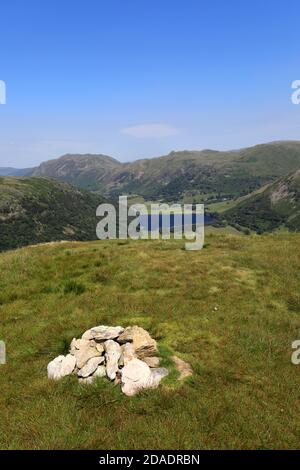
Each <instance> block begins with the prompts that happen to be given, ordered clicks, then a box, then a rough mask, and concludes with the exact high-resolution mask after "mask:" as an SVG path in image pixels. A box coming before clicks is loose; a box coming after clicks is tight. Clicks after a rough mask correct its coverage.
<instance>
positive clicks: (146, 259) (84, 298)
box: [0, 232, 300, 449]
mask: <svg viewBox="0 0 300 470" xmlns="http://www.w3.org/2000/svg"><path fill="white" fill-rule="evenodd" d="M299 246H300V235H299V234H298V235H297V234H288V233H278V234H273V235H270V234H266V235H262V236H257V235H251V236H241V235H235V234H227V233H215V232H211V233H210V234H208V235H207V237H206V245H205V248H204V249H203V250H201V251H198V252H187V251H185V250H184V242H183V241H174V240H170V241H161V240H158V241H118V240H115V241H98V242H87V243H81V242H78V243H72V242H68V243H57V244H48V245H40V246H36V247H28V248H23V249H20V250H17V251H12V252H6V253H2V254H0V339H2V340H4V341H5V342H6V347H7V364H6V365H2V366H0V390H1V395H0V448H1V449H232V448H240V449H253V448H255V449H272V448H283V449H292V448H297V447H299V441H300V425H299V413H300V401H299V394H300V392H299V390H300V366H298V367H297V366H295V365H292V363H291V353H292V349H291V344H292V342H293V341H294V340H296V339H300V291H299V285H300V250H299ZM100 324H107V325H124V326H127V325H134V324H138V325H139V326H142V327H144V328H146V329H148V330H149V332H150V333H151V335H152V336H154V337H155V338H156V339H157V341H158V343H159V346H160V350H161V355H162V356H163V363H164V365H166V366H167V367H169V368H170V371H171V373H170V376H169V377H168V378H167V379H165V380H164V382H163V383H162V385H161V386H160V388H159V389H157V390H150V391H145V392H143V393H141V394H140V395H138V396H136V397H133V398H128V397H126V396H125V395H123V394H122V393H121V391H120V388H119V387H117V386H114V385H113V384H111V383H109V382H108V381H106V380H105V379H98V381H97V382H96V383H95V384H94V385H92V386H83V385H80V384H79V383H78V381H77V380H76V378H75V377H72V376H71V377H67V378H65V379H64V380H62V381H60V382H51V381H49V380H48V379H47V372H46V367H47V364H48V362H49V361H50V360H52V359H53V358H54V357H55V356H57V355H59V354H64V353H66V351H67V348H68V344H69V343H70V341H71V340H72V338H73V337H79V336H81V334H82V333H83V332H84V331H85V330H87V329H88V328H90V327H92V326H95V325H100ZM173 354H176V355H177V356H179V357H181V358H182V359H184V360H186V361H188V362H189V363H190V364H191V365H192V367H193V370H194V375H193V377H191V378H189V379H187V380H186V381H185V382H183V383H179V382H178V381H177V377H176V371H175V370H174V367H173V365H172V363H171V361H170V357H171V356H172V355H173Z"/></svg>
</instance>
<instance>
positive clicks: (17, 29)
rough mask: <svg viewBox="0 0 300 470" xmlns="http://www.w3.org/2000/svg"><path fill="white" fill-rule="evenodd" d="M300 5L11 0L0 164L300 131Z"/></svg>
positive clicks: (248, 141)
mask: <svg viewBox="0 0 300 470" xmlns="http://www.w3.org/2000/svg"><path fill="white" fill-rule="evenodd" d="M299 13H300V4H299V2H298V1H289V2H285V1H275V0H272V1H271V0H265V1H263V0H259V1H258V0H252V1H241V0H227V1H226V2H225V1H224V0H222V1H221V0H216V1H201V0H85V1H79V0H60V1H58V0H43V1H40V0H2V1H1V5H0V17H1V27H0V51H1V52H0V80H4V81H5V82H6V86H7V104H6V105H5V106H2V105H1V106H0V166H17V167H24V166H32V165H36V164H38V163H39V162H41V161H43V160H47V159H51V158H55V157H58V156H60V155H62V154H64V153H73V152H74V153H75V152H78V153H105V154H109V155H112V156H115V157H116V158H118V159H120V160H122V161H128V160H133V159H136V158H142V157H151V156H156V155H161V154H165V153H168V152H170V151H171V150H178V149H202V148H216V149H231V148H239V147H242V146H248V145H252V144H256V143H261V142H264V141H272V140H278V139H299V140H300V106H295V105H293V104H292V103H291V93H292V90H291V83H292V81H293V80H296V79H300V61H299V57H300V28H299Z"/></svg>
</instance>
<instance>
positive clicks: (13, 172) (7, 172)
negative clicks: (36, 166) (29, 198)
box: [0, 167, 33, 176]
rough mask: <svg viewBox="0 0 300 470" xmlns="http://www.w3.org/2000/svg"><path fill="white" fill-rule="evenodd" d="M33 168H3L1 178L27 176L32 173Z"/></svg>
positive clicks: (0, 173) (0, 172)
mask: <svg viewBox="0 0 300 470" xmlns="http://www.w3.org/2000/svg"><path fill="white" fill-rule="evenodd" d="M32 171H33V169H32V168H22V169H21V168H1V167H0V176H27V175H29V174H30V173H32Z"/></svg>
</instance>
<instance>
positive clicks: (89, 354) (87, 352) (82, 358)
mask: <svg viewBox="0 0 300 470" xmlns="http://www.w3.org/2000/svg"><path fill="white" fill-rule="evenodd" d="M80 341H81V343H80V349H76V348H75V349H74V356H75V358H76V365H77V367H78V369H82V367H83V366H84V365H85V364H86V363H87V362H88V360H89V359H91V358H93V357H100V356H101V354H102V353H101V352H99V351H98V350H97V349H96V347H95V345H93V342H91V341H83V340H80Z"/></svg>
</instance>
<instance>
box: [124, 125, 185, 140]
mask: <svg viewBox="0 0 300 470" xmlns="http://www.w3.org/2000/svg"><path fill="white" fill-rule="evenodd" d="M121 133H122V134H126V135H130V136H132V137H138V138H151V139H152V138H154V139H155V138H160V137H169V136H172V135H177V134H179V133H180V130H179V129H177V128H176V127H172V126H170V125H169V124H162V123H156V124H155V123H154V124H139V125H137V126H132V127H125V128H124V129H121Z"/></svg>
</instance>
